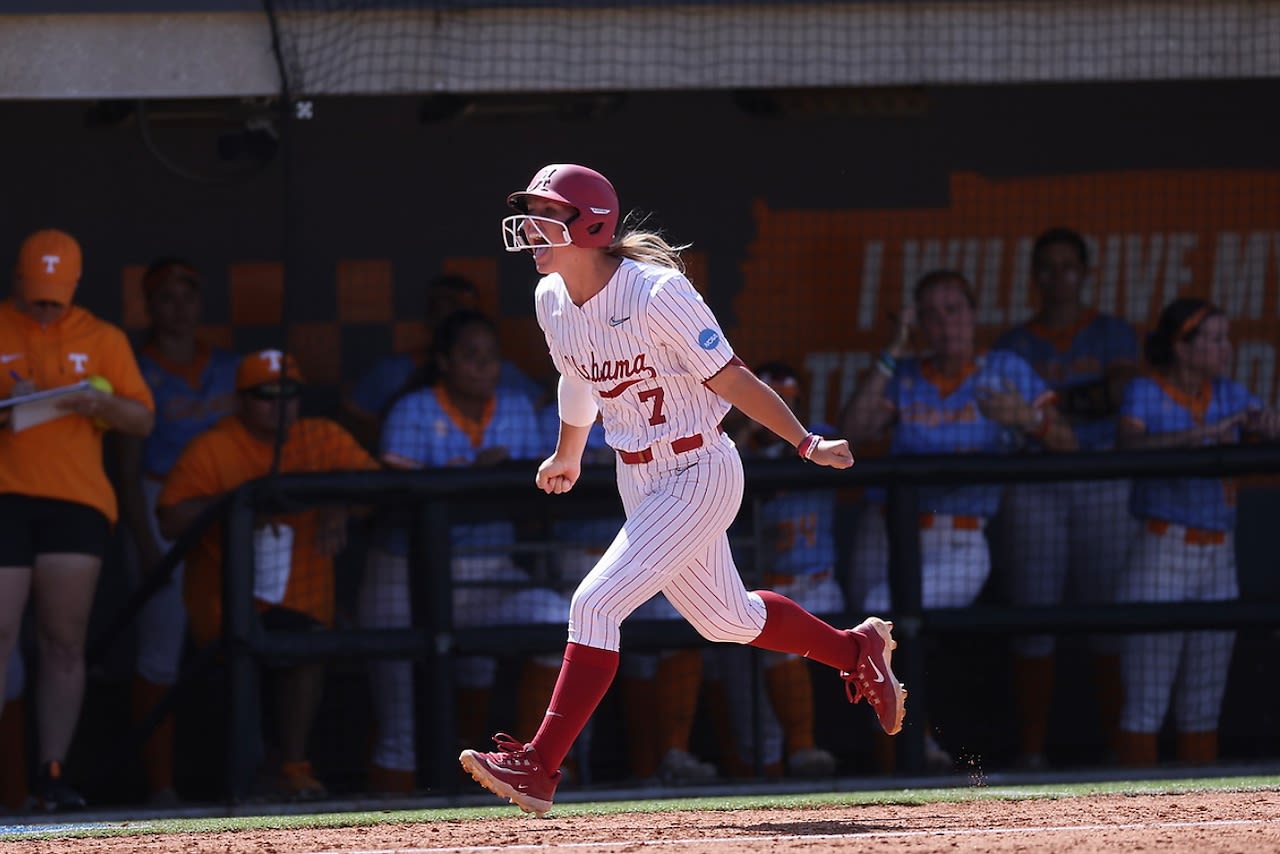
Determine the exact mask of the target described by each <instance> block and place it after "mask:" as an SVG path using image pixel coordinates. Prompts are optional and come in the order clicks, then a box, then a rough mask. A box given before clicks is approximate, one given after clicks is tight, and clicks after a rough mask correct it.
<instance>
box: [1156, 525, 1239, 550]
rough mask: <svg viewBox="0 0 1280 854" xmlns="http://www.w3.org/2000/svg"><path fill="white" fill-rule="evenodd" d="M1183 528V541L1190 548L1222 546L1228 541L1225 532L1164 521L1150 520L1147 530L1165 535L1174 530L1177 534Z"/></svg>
mask: <svg viewBox="0 0 1280 854" xmlns="http://www.w3.org/2000/svg"><path fill="white" fill-rule="evenodd" d="M1179 528H1181V529H1182V530H1181V532H1180V533H1181V535H1182V541H1183V542H1184V543H1186V544H1187V545H1189V546H1220V545H1222V544H1223V543H1225V542H1226V541H1227V535H1226V533H1225V532H1224V531H1206V530H1204V529H1202V528H1188V527H1186V526H1185V525H1173V524H1171V523H1169V522H1166V521H1165V520H1163V519H1148V520H1147V530H1148V531H1150V532H1151V533H1153V534H1157V535H1161V536H1162V535H1164V534H1167V533H1169V532H1170V530H1171V529H1172V530H1173V531H1174V532H1175V533H1177V532H1178V529H1179Z"/></svg>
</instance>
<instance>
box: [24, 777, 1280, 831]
mask: <svg viewBox="0 0 1280 854" xmlns="http://www.w3.org/2000/svg"><path fill="white" fill-rule="evenodd" d="M1278 790H1280V777H1275V776H1265V777H1262V776H1259V777H1207V778H1202V779H1179V780H1144V781H1139V782H1135V781H1117V782H1095V783H1070V784H1054V785H1034V786H972V787H968V788H938V789H886V790H883V791H865V792H863V791H859V792H828V793H821V794H794V795H776V794H774V795H750V796H728V795H726V796H722V797H719V796H718V797H699V798H663V799H651V800H635V801H608V802H603V801H601V802H584V803H567V804H563V805H561V804H557V805H556V809H555V812H554V813H553V815H554V816H555V817H557V818H569V817H572V816H599V815H617V814H620V813H664V812H688V811H700V810H718V811H724V812H732V811H734V810H747V809H770V808H772V809H821V808H823V807H830V806H875V805H883V804H896V805H922V804H930V803H960V802H966V801H980V800H1034V799H1049V798H1076V797H1085V796H1090V795H1100V794H1122V795H1156V794H1159V795H1167V794H1185V793H1191V792H1206V791H1213V792H1264V791H1278ZM494 818H510V819H512V820H517V821H532V820H533V819H531V818H529V817H526V816H524V815H523V814H522V813H520V812H519V811H517V810H516V808H515V807H513V806H509V805H501V806H492V807H464V808H447V809H421V810H378V811H370V812H343V813H316V814H308V815H270V816H237V817H214V818H181V819H163V820H162V819H148V820H145V821H137V822H111V823H106V822H103V823H101V824H103V825H105V826H101V827H96V828H92V829H72V830H68V829H66V828H56V829H50V830H48V831H41V830H40V829H39V827H38V826H35V825H33V826H31V827H29V828H27V829H26V830H24V832H21V833H0V842H8V841H15V840H21V839H38V838H41V837H48V836H58V837H61V838H66V837H98V836H122V835H136V834H161V833H212V832H224V831H240V830H263V829H280V830H292V829H298V828H317V827H324V828H327V827H368V826H371V825H378V824H407V823H428V822H434V821H467V820H477V819H494ZM71 823H72V822H71V821H68V824H71Z"/></svg>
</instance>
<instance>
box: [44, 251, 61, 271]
mask: <svg viewBox="0 0 1280 854" xmlns="http://www.w3.org/2000/svg"><path fill="white" fill-rule="evenodd" d="M40 260H41V261H43V262H44V271H45V272H46V273H55V272H57V270H58V265H59V264H61V263H62V256H61V255H41V256H40Z"/></svg>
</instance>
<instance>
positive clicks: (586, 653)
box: [459, 164, 906, 815]
mask: <svg viewBox="0 0 1280 854" xmlns="http://www.w3.org/2000/svg"><path fill="white" fill-rule="evenodd" d="M508 203H509V204H510V205H511V206H512V207H513V208H515V210H516V211H517V212H518V215H516V216H511V217H508V218H507V219H506V220H504V222H503V232H504V237H505V242H506V246H507V249H508V250H510V251H513V252H518V251H528V252H529V253H530V254H531V255H532V256H533V259H534V264H535V265H536V267H537V269H538V271H539V272H540V273H542V274H544V277H543V279H542V281H541V282H540V283H539V285H538V288H537V291H536V293H535V296H534V300H535V306H536V313H537V317H538V323H539V325H540V326H541V327H542V329H543V332H544V333H545V335H546V338H547V345H548V349H549V350H550V353H551V357H552V360H553V361H554V363H555V365H556V367H557V369H558V370H559V372H560V386H559V405H560V419H561V421H560V435H559V440H558V442H557V445H556V451H555V453H554V454H553V455H552V456H551V457H549V458H547V459H546V460H545V461H544V462H543V463H542V465H541V466H539V467H538V473H537V478H536V482H537V485H538V487H539V488H540V489H542V490H543V491H545V492H547V493H553V494H554V493H563V492H567V491H569V490H570V489H572V488H573V485H574V483H575V482H576V481H577V479H578V476H579V475H580V473H581V458H582V452H583V448H584V446H585V444H586V439H587V434H588V431H589V430H590V427H591V424H592V423H593V422H594V421H595V419H596V415H597V412H601V413H603V416H604V428H605V436H606V438H607V439H608V442H609V444H610V446H612V447H613V448H615V449H617V450H618V460H617V475H618V488H619V491H620V493H621V495H622V503H623V507H624V510H625V511H626V514H627V520H626V522H625V524H624V525H623V528H622V531H621V532H619V534H618V536H617V537H616V538H615V539H614V541H613V543H612V545H610V547H609V549H608V550H607V551H606V552H605V553H604V555H603V556H602V557H601V558H600V561H599V562H598V563H597V564H596V566H595V568H594V569H592V571H591V572H590V573H588V575H587V577H586V578H584V579H583V581H582V583H581V584H580V585H579V586H578V589H577V591H576V592H575V593H574V596H573V603H572V607H571V609H570V614H569V642H568V645H567V646H566V648H565V653H564V663H563V666H562V667H561V670H560V676H559V678H558V680H557V682H556V687H555V692H554V694H553V695H552V698H551V704H550V707H549V708H548V709H547V714H546V717H544V718H543V721H542V725H541V727H540V728H539V729H538V732H537V734H536V735H535V736H534V737H533V739H532V740H531V741H530V742H528V743H521V742H519V741H517V740H516V739H514V738H512V737H510V736H508V735H505V734H499V735H498V736H496V737H495V741H496V742H497V744H498V749H497V750H496V751H494V752H492V753H483V752H480V751H476V750H464V751H463V752H462V754H461V756H460V757H459V761H460V762H461V763H462V766H463V768H465V769H466V770H467V771H468V772H469V773H470V774H471V775H472V777H474V778H475V779H476V780H477V781H478V782H479V783H480V784H481V785H483V786H484V787H485V788H487V789H489V790H490V791H492V792H494V793H495V794H497V795H499V796H500V797H503V798H507V799H509V800H510V801H511V802H512V803H514V804H516V805H517V806H519V807H520V808H521V809H523V810H525V811H526V812H533V813H535V814H537V815H544V814H545V813H546V812H547V811H548V810H550V809H551V804H552V799H553V798H554V796H555V789H556V785H557V783H558V782H559V780H560V772H559V770H558V769H559V768H560V764H561V763H562V762H563V760H564V757H565V755H566V753H567V752H568V750H569V747H570V745H572V744H573V742H574V740H575V739H576V738H577V737H578V734H579V733H580V732H581V731H582V728H583V726H585V724H586V722H587V719H588V718H590V716H591V714H592V712H593V711H594V710H595V708H596V706H597V705H598V704H599V702H600V700H601V699H602V698H603V697H604V694H605V691H606V690H607V689H608V688H609V685H610V684H611V683H612V682H613V678H614V675H615V674H616V672H617V669H618V649H619V645H620V643H621V637H620V635H621V631H620V630H621V625H622V621H623V620H624V619H625V618H626V617H627V615H628V614H630V613H631V612H632V611H634V610H635V609H636V608H637V607H639V606H640V605H642V604H643V603H644V602H646V601H648V600H649V599H651V598H652V597H653V596H654V594H656V593H658V592H661V593H663V594H664V595H665V596H666V597H667V600H668V601H669V602H670V603H671V604H672V605H673V606H675V608H676V610H678V611H679V612H680V613H681V614H682V615H683V616H684V618H685V619H686V620H688V621H689V622H690V623H692V624H693V626H694V627H695V628H696V629H697V630H698V631H699V632H700V633H701V634H702V635H703V636H704V637H706V638H707V639H709V640H713V641H725V642H733V643H750V644H752V645H754V646H758V647H761V648H763V649H771V650H776V651H779V652H788V653H798V654H802V655H805V656H807V657H809V658H812V659H814V660H816V661H820V662H822V663H824V664H827V665H829V666H831V667H835V668H837V669H838V670H840V671H841V674H842V676H843V677H844V679H845V684H846V689H847V691H848V694H849V697H850V699H851V700H853V701H855V702H856V701H857V700H858V699H861V698H862V697H866V698H867V700H868V702H870V703H871V705H872V707H873V709H874V710H875V712H876V715H877V716H878V717H879V719H880V724H881V726H882V727H883V728H884V729H885V731H886V732H889V733H895V732H897V731H898V730H899V729H901V727H902V717H903V713H904V711H905V706H904V700H905V698H906V691H905V690H904V689H903V687H902V686H901V685H900V684H899V682H898V680H897V677H895V676H894V674H893V671H892V669H891V668H890V657H891V654H892V650H893V649H894V647H895V646H896V642H895V641H894V640H893V637H892V635H891V633H890V629H891V626H890V624H888V623H886V622H884V621H883V620H880V619H879V618H876V617H870V618H868V619H867V620H865V621H864V622H863V623H861V624H860V625H858V626H857V627H856V628H853V629H850V630H848V631H840V630H838V629H835V628H833V627H831V626H829V625H827V624H826V623H824V622H823V621H821V620H819V619H818V618H816V617H814V616H813V615H811V614H810V613H809V612H807V611H805V610H804V609H803V608H801V607H800V606H798V605H796V604H795V603H794V602H792V601H791V600H790V599H787V598H786V597H783V596H780V595H778V594H777V593H773V592H771V591H757V592H748V591H747V590H746V588H745V587H743V584H742V579H741V577H740V576H739V575H738V572H737V569H736V567H735V566H734V563H733V558H732V556H731V555H730V552H729V540H728V537H727V536H726V533H725V532H726V531H727V530H728V528H729V524H730V523H731V522H732V521H733V518H734V516H736V515H737V512H738V508H739V505H740V503H741V500H742V489H743V482H742V481H743V476H742V461H741V459H740V458H739V457H738V453H737V450H736V449H735V448H734V445H733V443H732V442H731V441H730V440H729V439H728V438H727V437H726V436H725V435H724V434H723V433H722V432H721V430H720V429H719V424H720V421H721V419H722V418H723V417H724V415H725V413H726V412H728V410H729V407H730V406H731V405H732V406H736V407H738V409H740V410H742V412H744V413H745V414H746V415H748V416H749V417H751V418H753V419H755V420H756V421H759V422H760V423H762V424H764V425H765V426H766V427H768V428H769V429H770V430H772V431H773V432H774V433H777V434H778V435H779V436H780V437H782V438H783V439H784V440H786V441H788V442H790V443H791V445H792V446H794V447H796V449H797V453H798V454H799V455H800V456H801V457H802V458H803V459H807V460H810V461H812V462H814V463H817V464H819V465H827V466H833V467H836V468H848V467H849V466H851V465H852V464H853V456H852V455H851V454H850V452H849V445H848V443H847V442H845V441H844V440H843V439H840V440H828V439H824V438H823V437H821V436H818V435H816V434H814V433H808V432H806V431H805V429H804V427H803V426H802V425H801V424H800V422H799V421H797V420H796V417H795V415H794V414H792V412H791V410H790V409H788V408H787V405H786V404H785V403H783V401H782V400H781V399H780V398H779V397H778V396H777V394H775V393H774V392H773V391H772V390H771V389H770V388H769V387H768V386H767V385H765V384H764V383H762V382H761V381H760V380H759V379H757V378H756V376H755V375H754V374H753V373H751V371H750V370H748V369H747V368H746V366H745V365H743V363H742V361H741V360H740V359H738V358H736V357H735V356H734V352H733V349H732V348H731V347H730V346H729V343H728V341H726V340H725V337H724V333H723V332H722V331H721V330H720V326H719V324H718V323H717V322H716V319H715V317H714V316H713V315H712V313H711V311H710V309H708V308H707V306H706V304H705V303H703V301H702V298H701V297H700V296H699V295H698V292H697V291H695V290H694V289H693V286H692V285H690V284H689V281H688V279H686V278H685V277H684V275H683V273H682V272H681V271H680V268H681V266H682V265H681V263H680V258H679V250H680V248H679V247H673V246H671V245H669V244H668V243H667V242H666V241H665V240H663V239H662V238H661V237H659V236H658V235H656V234H653V233H650V232H645V231H641V230H639V229H636V228H632V229H625V230H623V232H622V233H621V234H616V233H615V232H616V230H617V227H618V197H617V194H616V193H615V191H614V189H613V186H612V185H611V184H610V183H609V181H608V180H607V179H606V178H605V177H604V176H603V175H601V174H600V173H598V172H596V171H594V170H592V169H588V168H586V167H583V166H576V165H569V164H555V165H551V166H546V167H544V168H543V169H541V170H540V171H539V172H538V173H537V174H536V175H535V176H534V178H533V181H532V182H531V183H530V184H529V187H528V189H526V190H524V191H521V192H517V193H513V194H512V195H511V196H510V197H509V198H508Z"/></svg>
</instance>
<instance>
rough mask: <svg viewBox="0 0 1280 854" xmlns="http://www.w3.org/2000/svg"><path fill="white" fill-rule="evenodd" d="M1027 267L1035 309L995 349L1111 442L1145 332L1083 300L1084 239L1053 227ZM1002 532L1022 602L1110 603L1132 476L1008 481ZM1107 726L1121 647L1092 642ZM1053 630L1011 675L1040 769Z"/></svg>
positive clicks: (1111, 730)
mask: <svg viewBox="0 0 1280 854" xmlns="http://www.w3.org/2000/svg"><path fill="white" fill-rule="evenodd" d="M1031 274H1032V276H1033V278H1034V280H1035V283H1036V285H1037V287H1038V289H1039V291H1040V298H1041V305H1040V311H1039V312H1038V313H1037V314H1036V316H1035V317H1033V318H1032V319H1031V320H1030V321H1029V322H1027V323H1024V324H1023V325H1021V326H1018V327H1015V328H1014V329H1011V330H1009V331H1008V332H1006V333H1005V334H1004V335H1003V336H1002V337H1001V338H1000V339H999V340H998V341H996V344H995V346H996V348H997V349H1001V350H1010V351H1012V352H1014V353H1017V354H1018V355H1019V356H1021V357H1022V358H1024V359H1026V360H1027V361H1028V362H1030V363H1031V366H1032V367H1033V368H1035V370H1036V373H1038V374H1039V375H1040V377H1041V378H1042V379H1043V380H1044V381H1045V382H1047V383H1048V384H1049V385H1050V386H1051V387H1052V388H1053V390H1054V392H1055V393H1056V394H1057V396H1058V409H1059V411H1060V412H1061V413H1062V414H1063V415H1065V416H1066V418H1067V420H1068V421H1069V422H1070V424H1071V429H1072V430H1073V431H1074V432H1075V434H1076V441H1077V443H1078V444H1079V446H1080V448H1081V449H1083V450H1089V451H1094V450H1106V449H1109V448H1111V447H1113V446H1114V445H1115V437H1116V421H1117V412H1118V410H1119V407H1120V395H1121V394H1122V392H1123V390H1124V386H1125V384H1126V383H1127V382H1128V381H1129V380H1130V379H1131V378H1132V377H1133V374H1134V371H1135V369H1136V366H1137V362H1138V337H1137V334H1136V333H1135V332H1134V330H1133V327H1131V326H1130V325H1129V324H1128V323H1126V322H1125V321H1123V320H1121V319H1120V318H1118V317H1111V316H1108V315H1105V314H1099V313H1098V312H1097V311H1094V310H1093V309H1091V308H1089V307H1087V306H1086V305H1085V304H1084V302H1083V300H1082V290H1083V288H1084V285H1085V283H1086V282H1087V280H1088V276H1089V248H1088V246H1087V245H1086V244H1085V241H1084V238H1083V237H1081V236H1080V235H1079V234H1077V233H1076V232H1074V231H1071V230H1070V229H1065V228H1054V229H1050V230H1048V231H1046V232H1044V233H1043V234H1041V235H1040V236H1039V237H1038V238H1036V241H1035V244H1034V245H1033V247H1032V250H1031ZM1008 499H1009V500H1008V501H1006V502H1005V503H1004V505H1003V508H1002V513H1001V523H1002V524H1001V526H1000V530H1001V533H1002V536H1001V537H1000V538H998V539H999V540H1000V541H1001V545H1002V546H1003V551H1004V552H1005V554H1006V555H1007V556H1008V560H1009V563H1010V567H1009V568H1010V577H1009V582H1010V590H1009V592H1010V598H1011V600H1012V601H1013V603H1014V604H1015V605H1057V604H1060V603H1062V602H1063V601H1064V600H1065V599H1066V597H1067V587H1068V579H1070V582H1071V587H1072V595H1073V598H1074V599H1075V600H1077V601H1081V602H1100V601H1105V599H1104V596H1103V592H1104V591H1107V590H1110V589H1111V586H1112V580H1113V579H1114V578H1115V577H1116V575H1117V574H1118V573H1119V572H1120V570H1121V569H1122V568H1123V566H1124V560H1125V555H1126V554H1127V552H1128V549H1129V546H1130V544H1131V543H1132V542H1133V540H1134V537H1135V536H1136V535H1137V530H1136V523H1134V521H1133V518H1132V517H1131V516H1130V515H1129V513H1128V504H1129V481H1127V480H1099V481H1068V482H1065V483H1019V484H1013V485H1012V486H1010V488H1009V491H1008ZM1091 646H1092V647H1093V653H1094V655H1093V663H1094V675H1095V681H1096V690H1097V693H1098V701H1099V708H1100V710H1101V711H1102V718H1103V719H1102V726H1103V730H1104V732H1105V733H1106V734H1107V736H1108V739H1109V741H1110V742H1111V745H1110V746H1111V748H1112V749H1113V750H1114V748H1115V746H1116V745H1115V743H1114V742H1115V734H1116V720H1117V716H1118V715H1119V712H1120V707H1119V704H1120V670H1119V644H1118V640H1117V639H1112V638H1106V637H1097V638H1093V639H1091ZM1053 652H1054V639H1053V636H1052V635H1036V636H1033V637H1021V638H1018V639H1016V640H1015V641H1014V680H1015V682H1016V684H1017V693H1018V710H1019V719H1020V724H1021V738H1020V742H1021V743H1020V756H1019V763H1020V764H1021V765H1023V766H1024V767H1028V768H1040V767H1044V766H1045V765H1046V764H1047V763H1046V759H1045V752H1044V751H1045V742H1046V738H1047V735H1048V724H1049V708H1050V703H1051V700H1052V696H1053V677H1054V668H1053Z"/></svg>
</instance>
